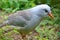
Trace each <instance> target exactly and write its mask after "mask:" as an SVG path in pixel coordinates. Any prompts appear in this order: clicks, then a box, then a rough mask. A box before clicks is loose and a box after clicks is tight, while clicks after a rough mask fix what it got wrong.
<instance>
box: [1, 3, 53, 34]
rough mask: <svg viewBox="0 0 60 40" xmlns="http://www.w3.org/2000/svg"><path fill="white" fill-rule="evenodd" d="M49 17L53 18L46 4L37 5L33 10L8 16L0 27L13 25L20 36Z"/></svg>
mask: <svg viewBox="0 0 60 40" xmlns="http://www.w3.org/2000/svg"><path fill="white" fill-rule="evenodd" d="M47 15H49V16H50V17H51V18H54V16H53V15H52V14H51V9H50V6H48V5H47V4H41V5H37V6H35V7H33V8H30V9H26V10H21V11H17V12H16V13H14V14H11V15H9V17H8V19H7V20H6V21H5V22H3V24H1V25H0V27H2V26H5V25H6V24H8V25H13V26H14V27H12V28H16V29H17V31H19V32H20V33H21V34H22V35H26V34H28V33H29V32H31V31H33V30H34V29H35V28H36V27H37V26H38V25H39V24H40V22H41V19H42V18H44V17H47Z"/></svg>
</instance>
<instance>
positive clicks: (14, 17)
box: [8, 11, 31, 27]
mask: <svg viewBox="0 0 60 40" xmlns="http://www.w3.org/2000/svg"><path fill="white" fill-rule="evenodd" d="M30 19H31V15H30V14H29V13H28V12H26V11H18V12H16V13H14V14H11V15H10V16H9V17H8V21H9V24H11V25H15V26H21V27H24V25H26V23H27V21H29V20H30Z"/></svg>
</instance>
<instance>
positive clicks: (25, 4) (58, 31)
mask: <svg viewBox="0 0 60 40" xmlns="http://www.w3.org/2000/svg"><path fill="white" fill-rule="evenodd" d="M39 4H48V5H50V6H51V10H52V13H53V15H54V16H55V19H54V20H51V19H50V17H47V18H45V20H43V21H42V22H41V24H40V27H37V28H36V30H37V32H39V34H40V35H37V36H34V38H38V40H60V0H0V17H1V18H0V23H2V22H3V21H4V20H5V19H7V17H8V15H9V14H12V13H14V12H16V11H18V10H23V9H28V8H31V7H34V6H36V5H39ZM8 28H9V27H8V25H7V26H6V27H3V28H1V29H0V40H13V38H11V37H10V35H11V33H12V32H8V33H7V34H6V35H4V34H3V33H4V31H5V30H6V29H8ZM13 32H15V33H17V32H16V30H15V29H14V30H13Z"/></svg>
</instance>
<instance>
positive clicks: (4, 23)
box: [0, 21, 9, 28]
mask: <svg viewBox="0 0 60 40" xmlns="http://www.w3.org/2000/svg"><path fill="white" fill-rule="evenodd" d="M8 23H9V22H8V21H5V22H3V23H2V24H0V28H2V27H3V26H6V25H7V24H8Z"/></svg>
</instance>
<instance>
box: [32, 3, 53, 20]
mask: <svg viewBox="0 0 60 40" xmlns="http://www.w3.org/2000/svg"><path fill="white" fill-rule="evenodd" d="M33 11H35V13H36V14H37V15H38V16H42V17H46V16H47V15H48V16H50V17H51V18H52V19H53V18H54V16H53V15H52V13H51V9H50V6H48V5H47V4H41V5H38V6H36V7H34V10H33Z"/></svg>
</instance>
